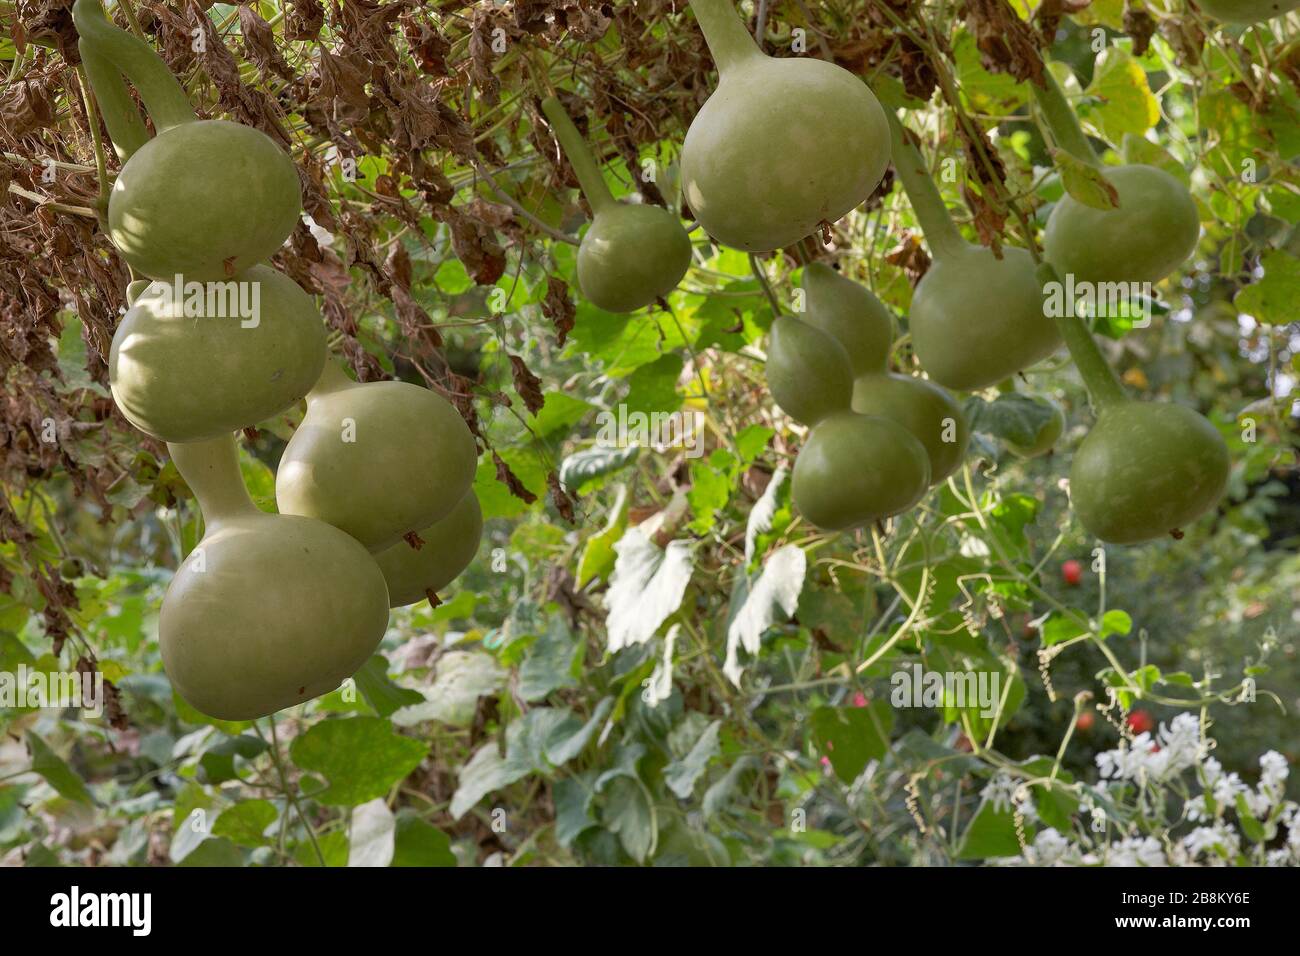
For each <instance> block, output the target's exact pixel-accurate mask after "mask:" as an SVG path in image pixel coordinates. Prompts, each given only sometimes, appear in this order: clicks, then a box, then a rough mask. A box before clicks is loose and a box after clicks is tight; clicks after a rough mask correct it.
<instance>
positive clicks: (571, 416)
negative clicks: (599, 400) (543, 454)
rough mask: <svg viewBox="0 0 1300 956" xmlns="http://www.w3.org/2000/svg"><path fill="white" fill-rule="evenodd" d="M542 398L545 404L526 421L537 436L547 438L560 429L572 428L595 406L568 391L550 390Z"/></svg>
mask: <svg viewBox="0 0 1300 956" xmlns="http://www.w3.org/2000/svg"><path fill="white" fill-rule="evenodd" d="M542 398H543V399H545V401H546V404H545V405H543V406H542V408H541V410H540V411H539V412H538V413H537V414H536V415H535V416H531V417H530V418H529V421H528V427H529V428H531V429H532V430H533V433H534V434H535V435H536V436H537V437H538V438H549V437H550V436H551V435H553V434H554V433H555V432H557V431H559V430H560V429H569V428H572V427H573V426H574V425H576V424H577V423H578V422H580V421H582V419H583V418H584V417H585V416H586V415H587V413H588V412H590V411H591V410H592V409H593V408H595V407H596V406H594V405H592V404H591V402H587V401H584V400H583V399H581V398H576V397H575V396H573V395H570V394H569V393H568V392H557V391H550V392H546V393H545V394H544V395H543V396H542Z"/></svg>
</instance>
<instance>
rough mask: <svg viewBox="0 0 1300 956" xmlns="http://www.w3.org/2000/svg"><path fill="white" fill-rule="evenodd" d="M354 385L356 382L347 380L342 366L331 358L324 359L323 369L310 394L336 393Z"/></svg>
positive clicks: (346, 374)
mask: <svg viewBox="0 0 1300 956" xmlns="http://www.w3.org/2000/svg"><path fill="white" fill-rule="evenodd" d="M355 384H356V382H354V381H352V379H350V378H348V373H347V372H345V371H343V366H341V365H340V364H339V363H338V362H336V361H335V360H334V358H333V357H332V356H331V357H328V358H326V359H325V367H324V368H323V369H321V373H320V378H318V379H317V380H316V384H315V385H313V386H312V390H311V393H312V394H313V395H316V394H324V393H326V392H337V391H338V390H339V389H341V388H349V387H350V386H352V385H355Z"/></svg>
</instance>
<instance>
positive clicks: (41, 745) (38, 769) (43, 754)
mask: <svg viewBox="0 0 1300 956" xmlns="http://www.w3.org/2000/svg"><path fill="white" fill-rule="evenodd" d="M27 750H28V751H29V752H30V753H31V755H32V771H33V772H34V773H37V774H39V775H40V776H41V777H43V778H45V782H46V783H48V784H49V785H50V786H51V787H53V788H54V792H55V793H57V794H58V795H59V796H61V797H64V798H65V799H68V800H72V801H74V802H76V803H91V804H93V803H94V802H95V801H94V799H93V798H92V797H91V795H90V791H89V790H88V789H86V782H85V781H84V780H82V779H81V777H79V776H78V775H77V774H76V773H75V772H74V771H73V769H72V768H71V767H69V766H68V765H67V764H66V763H64V762H63V759H62V758H61V757H60V756H59V755H58V754H56V753H55V752H54V751H53V750H51V749H50V747H49V745H48V744H47V743H46V742H45V741H44V740H42V739H41V738H40V737H38V736H36V734H35V733H33V732H32V731H30V730H29V731H27Z"/></svg>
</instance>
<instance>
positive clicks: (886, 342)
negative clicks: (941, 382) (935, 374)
mask: <svg viewBox="0 0 1300 956" xmlns="http://www.w3.org/2000/svg"><path fill="white" fill-rule="evenodd" d="M803 287H804V292H805V296H806V305H807V314H806V316H805V319H806V321H807V322H808V324H810V325H813V326H816V327H818V328H821V329H823V330H824V331H826V332H828V333H829V334H831V335H832V336H834V337H835V338H836V339H837V340H838V341H839V342H840V344H841V345H843V346H844V348H845V350H846V351H847V352H848V356H849V361H850V364H851V365H852V368H853V373H854V376H855V378H854V383H853V402H852V407H853V410H854V411H855V412H860V413H862V414H864V415H878V416H880V417H882V418H888V419H890V420H891V421H894V422H897V423H898V424H900V425H902V426H903V427H904V428H906V429H907V430H908V431H909V432H911V433H912V435H913V436H914V437H915V438H916V439H917V440H918V441H919V442H920V443H921V444H922V445H923V446H924V447H925V451H926V455H927V456H928V457H929V460H930V481H931V482H932V483H935V484H937V483H938V482H940V481H943V480H944V479H945V478H947V477H948V476H949V475H950V474H952V473H953V472H954V471H955V470H956V469H957V467H958V466H959V465H960V464H961V462H962V459H963V458H964V457H965V456H966V448H967V446H968V445H969V444H970V428H969V426H968V424H967V422H966V416H965V415H964V414H963V413H962V410H961V406H960V405H958V404H957V402H956V401H955V400H954V399H953V397H952V396H951V395H950V394H948V392H947V391H946V390H944V389H942V388H939V387H938V386H937V385H935V384H934V383H932V382H927V381H926V380H925V379H921V378H916V377H914V376H911V375H900V374H898V373H896V372H891V371H890V370H889V352H890V348H891V345H892V339H893V316H892V315H891V314H890V311H889V308H888V307H887V306H886V305H885V304H884V303H883V302H881V301H880V300H879V299H878V298H876V297H875V296H874V295H872V294H871V292H870V290H868V289H866V288H864V287H863V286H861V285H859V284H858V283H856V282H854V281H853V280H852V279H848V278H845V277H844V276H842V275H840V274H838V273H837V272H836V271H835V270H834V269H832V268H831V267H830V266H828V265H825V264H824V263H820V262H815V263H812V264H811V265H809V266H807V267H806V268H805V269H804V274H803Z"/></svg>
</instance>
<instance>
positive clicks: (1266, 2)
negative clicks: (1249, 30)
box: [1196, 0, 1300, 23]
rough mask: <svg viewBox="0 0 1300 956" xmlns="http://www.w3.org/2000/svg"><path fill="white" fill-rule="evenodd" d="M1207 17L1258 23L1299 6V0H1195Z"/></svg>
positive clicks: (1234, 21)
mask: <svg viewBox="0 0 1300 956" xmlns="http://www.w3.org/2000/svg"><path fill="white" fill-rule="evenodd" d="M1196 6H1197V7H1198V8H1199V9H1200V11H1201V12H1202V13H1204V14H1205V15H1206V16H1207V17H1211V18H1213V19H1215V20H1222V21H1223V22H1224V23H1259V22H1261V21H1263V20H1269V19H1272V18H1273V17H1280V16H1282V15H1283V14H1286V13H1290V12H1291V11H1292V10H1294V9H1296V7H1300V0H1196Z"/></svg>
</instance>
